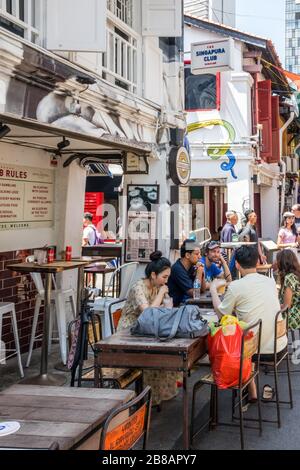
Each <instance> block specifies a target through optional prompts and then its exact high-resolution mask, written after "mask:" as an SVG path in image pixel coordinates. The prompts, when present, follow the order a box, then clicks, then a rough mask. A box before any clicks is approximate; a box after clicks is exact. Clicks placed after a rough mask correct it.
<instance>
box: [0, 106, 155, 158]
mask: <svg viewBox="0 0 300 470" xmlns="http://www.w3.org/2000/svg"><path fill="white" fill-rule="evenodd" d="M75 119H76V118H75ZM0 121H1V123H3V124H6V125H8V126H9V127H10V128H11V132H10V133H9V134H8V135H6V136H5V137H4V138H2V139H1V140H2V141H3V142H6V143H9V144H15V145H21V146H24V147H29V148H36V149H41V150H45V151H46V152H50V153H53V152H56V151H57V150H58V144H59V143H60V142H61V140H62V137H66V138H67V139H68V140H69V142H70V145H69V146H68V147H67V148H65V149H63V150H61V154H62V155H69V154H74V153H82V154H84V153H99V154H101V153H106V152H111V151H116V152H119V153H121V152H135V153H137V154H139V155H141V156H142V155H143V156H144V155H147V154H150V153H151V151H152V146H151V145H150V144H145V143H143V142H135V141H131V140H130V141H129V140H128V139H123V138H121V137H117V136H112V135H102V136H99V137H97V136H96V135H95V133H93V134H94V135H91V134H88V133H79V132H74V131H72V130H70V129H66V128H64V129H62V128H59V127H56V126H54V125H50V124H44V123H40V122H38V121H35V120H30V119H21V118H18V117H15V116H12V115H9V114H0Z"/></svg>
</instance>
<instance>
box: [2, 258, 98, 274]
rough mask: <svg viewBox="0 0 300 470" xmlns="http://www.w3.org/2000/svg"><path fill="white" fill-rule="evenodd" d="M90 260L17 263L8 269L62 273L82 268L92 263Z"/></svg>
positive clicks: (24, 271) (21, 271) (10, 265)
mask: <svg viewBox="0 0 300 470" xmlns="http://www.w3.org/2000/svg"><path fill="white" fill-rule="evenodd" d="M90 264H91V262H90V261H64V260H63V261H54V262H53V263H45V264H40V265H39V264H37V263H16V264H8V265H7V266H6V267H7V269H11V270H12V271H16V272H19V273H24V274H28V273H61V272H63V271H68V270H70V269H77V268H82V267H84V266H88V265H90Z"/></svg>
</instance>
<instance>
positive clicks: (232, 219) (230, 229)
mask: <svg viewBox="0 0 300 470" xmlns="http://www.w3.org/2000/svg"><path fill="white" fill-rule="evenodd" d="M238 220H239V219H238V215H237V213H236V212H235V211H228V212H226V224H225V225H224V227H223V229H222V232H221V243H231V242H232V241H233V240H232V237H233V235H236V233H237V232H236V228H235V226H236V225H237V223H238Z"/></svg>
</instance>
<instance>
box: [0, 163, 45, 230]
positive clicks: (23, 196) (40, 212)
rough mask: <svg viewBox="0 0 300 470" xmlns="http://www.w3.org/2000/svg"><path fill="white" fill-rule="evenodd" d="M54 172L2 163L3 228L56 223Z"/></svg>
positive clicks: (0, 216)
mask: <svg viewBox="0 0 300 470" xmlns="http://www.w3.org/2000/svg"><path fill="white" fill-rule="evenodd" d="M53 201H54V173H53V171H51V170H47V169H43V168H30V167H23V166H16V165H7V164H1V163H0V230H20V229H32V228H37V227H52V226H53V218H54V213H53Z"/></svg>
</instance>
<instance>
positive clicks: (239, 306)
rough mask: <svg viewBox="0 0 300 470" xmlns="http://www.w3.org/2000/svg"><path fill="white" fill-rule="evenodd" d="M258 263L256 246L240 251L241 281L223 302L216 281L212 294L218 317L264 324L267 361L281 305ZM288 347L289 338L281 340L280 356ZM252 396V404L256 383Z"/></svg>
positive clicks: (234, 285)
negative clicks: (231, 316)
mask: <svg viewBox="0 0 300 470" xmlns="http://www.w3.org/2000/svg"><path fill="white" fill-rule="evenodd" d="M258 259H259V253H258V249H257V247H256V246H242V247H240V248H239V249H238V250H237V251H236V268H237V269H238V270H239V272H240V273H241V276H242V279H240V280H238V281H234V282H232V283H231V284H230V285H229V286H228V289H227V292H226V294H225V297H224V299H223V301H221V300H220V298H219V296H218V293H217V288H218V286H219V285H220V282H222V281H219V280H216V281H214V282H213V283H212V284H211V288H210V291H211V295H212V300H213V305H214V308H215V310H216V312H217V314H218V316H219V317H222V316H223V315H232V314H233V313H235V314H236V316H237V317H238V319H239V320H241V321H244V322H246V323H248V325H249V326H251V325H253V324H255V323H257V322H258V320H260V319H261V320H262V336H261V355H262V356H261V358H262V359H265V358H266V357H269V355H271V354H273V353H274V337H275V317H276V314H277V313H278V312H279V311H280V303H279V299H278V292H277V288H276V283H275V281H274V279H270V278H269V277H266V276H262V275H261V274H258V273H257V271H256V265H257V263H258ZM223 283H224V281H223ZM286 347H287V337H282V338H279V339H278V343H277V351H278V353H280V352H283V351H284V350H285V349H286ZM249 396H251V399H252V400H254V399H255V397H256V388H255V384H254V383H253V384H251V387H249Z"/></svg>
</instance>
